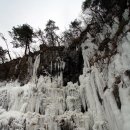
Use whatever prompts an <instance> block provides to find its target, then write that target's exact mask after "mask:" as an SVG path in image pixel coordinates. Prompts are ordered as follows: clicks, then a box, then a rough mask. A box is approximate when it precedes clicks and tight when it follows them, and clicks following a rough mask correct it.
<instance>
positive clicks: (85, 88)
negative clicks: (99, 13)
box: [0, 8, 130, 130]
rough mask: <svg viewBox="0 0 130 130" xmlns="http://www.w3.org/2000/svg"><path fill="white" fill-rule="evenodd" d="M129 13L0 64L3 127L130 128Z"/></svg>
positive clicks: (8, 129) (47, 129)
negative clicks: (67, 42)
mask: <svg viewBox="0 0 130 130" xmlns="http://www.w3.org/2000/svg"><path fill="white" fill-rule="evenodd" d="M129 14H130V12H129V8H126V9H125V10H124V12H123V13H122V18H121V19H120V18H119V17H118V16H116V15H115V16H114V20H113V22H112V24H109V22H110V20H109V22H105V23H102V24H101V25H102V29H100V31H97V28H96V25H95V23H91V24H89V25H88V26H87V27H86V29H85V30H84V31H83V33H82V34H81V39H80V43H79V44H78V45H75V46H74V47H72V46H71V47H70V48H67V49H66V48H64V47H55V48H54V47H52V48H51V47H50V48H48V47H45V46H41V48H40V51H39V52H36V53H35V54H31V55H29V56H27V57H23V58H21V59H17V60H14V61H11V62H9V63H6V64H3V65H0V72H1V73H0V79H1V83H0V106H1V107H0V129H1V130H130V124H129V122H130V19H129ZM108 17H110V15H109V14H108ZM96 31H97V32H96ZM95 32H96V33H95Z"/></svg>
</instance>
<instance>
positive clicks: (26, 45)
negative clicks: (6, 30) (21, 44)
mask: <svg viewBox="0 0 130 130" xmlns="http://www.w3.org/2000/svg"><path fill="white" fill-rule="evenodd" d="M24 54H25V55H27V44H26V46H25V52H24Z"/></svg>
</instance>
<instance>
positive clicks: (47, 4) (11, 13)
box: [0, 0, 84, 48]
mask: <svg viewBox="0 0 130 130" xmlns="http://www.w3.org/2000/svg"><path fill="white" fill-rule="evenodd" d="M83 1H84V0H0V32H2V33H3V34H4V35H5V36H6V38H8V40H9V36H8V33H7V32H8V31H10V30H11V29H12V27H13V26H17V25H22V24H24V23H28V24H30V25H31V26H32V27H34V28H38V27H40V28H43V29H44V28H45V24H46V23H47V21H48V19H52V20H54V21H55V22H56V25H57V26H59V28H60V29H61V30H64V29H65V28H67V27H68V24H69V23H70V22H71V21H72V20H74V19H75V18H77V17H78V15H79V14H80V11H81V5H82V2H83ZM9 41H10V40H9ZM0 45H1V46H3V47H4V48H5V46H4V43H3V42H2V40H0ZM10 47H11V45H10Z"/></svg>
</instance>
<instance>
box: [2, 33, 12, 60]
mask: <svg viewBox="0 0 130 130" xmlns="http://www.w3.org/2000/svg"><path fill="white" fill-rule="evenodd" d="M0 37H1V39H2V40H3V41H4V42H5V44H6V47H7V53H8V56H9V59H10V60H11V59H12V58H11V55H10V51H9V46H8V43H7V39H6V38H5V37H4V35H3V34H2V33H0Z"/></svg>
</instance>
